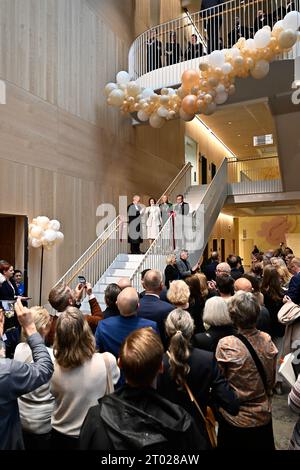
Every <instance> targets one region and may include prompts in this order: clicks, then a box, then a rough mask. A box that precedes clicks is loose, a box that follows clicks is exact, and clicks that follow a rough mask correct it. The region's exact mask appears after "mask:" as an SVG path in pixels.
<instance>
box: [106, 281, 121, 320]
mask: <svg viewBox="0 0 300 470" xmlns="http://www.w3.org/2000/svg"><path fill="white" fill-rule="evenodd" d="M121 291H122V289H121V288H120V287H119V286H118V284H108V286H107V287H106V289H105V292H104V300H105V303H106V309H105V310H104V311H103V318H104V319H106V318H109V317H115V316H117V315H120V312H119V309H118V307H117V304H116V302H117V298H118V295H119V294H120V292H121Z"/></svg>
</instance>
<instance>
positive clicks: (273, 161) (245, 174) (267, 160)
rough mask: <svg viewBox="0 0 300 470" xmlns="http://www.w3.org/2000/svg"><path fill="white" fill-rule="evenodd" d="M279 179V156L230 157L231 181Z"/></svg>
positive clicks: (229, 170) (229, 177)
mask: <svg viewBox="0 0 300 470" xmlns="http://www.w3.org/2000/svg"><path fill="white" fill-rule="evenodd" d="M278 179H281V174H280V167H279V160H278V157H254V158H247V159H244V160H236V159H234V158H232V159H231V158H229V159H228V182H229V183H242V182H245V181H261V180H278Z"/></svg>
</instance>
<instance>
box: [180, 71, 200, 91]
mask: <svg viewBox="0 0 300 470" xmlns="http://www.w3.org/2000/svg"><path fill="white" fill-rule="evenodd" d="M181 81H182V86H183V88H184V89H191V88H192V87H193V86H199V82H200V77H199V73H198V72H197V71H196V70H193V69H189V70H185V71H184V72H183V74H182V76H181Z"/></svg>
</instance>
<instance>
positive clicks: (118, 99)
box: [109, 89, 125, 106]
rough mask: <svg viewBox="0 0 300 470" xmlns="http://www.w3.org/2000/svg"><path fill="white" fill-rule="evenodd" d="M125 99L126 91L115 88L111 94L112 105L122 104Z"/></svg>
mask: <svg viewBox="0 0 300 470" xmlns="http://www.w3.org/2000/svg"><path fill="white" fill-rule="evenodd" d="M124 99H125V93H124V91H122V90H119V89H117V90H113V91H112V92H111V94H110V95H109V100H110V104H111V105H112V106H122V104H123V101H124Z"/></svg>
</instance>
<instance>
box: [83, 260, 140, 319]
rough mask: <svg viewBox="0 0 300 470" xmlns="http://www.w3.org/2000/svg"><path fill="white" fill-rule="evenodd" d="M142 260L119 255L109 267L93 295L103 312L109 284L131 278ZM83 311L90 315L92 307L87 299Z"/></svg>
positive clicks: (95, 286) (94, 288)
mask: <svg viewBox="0 0 300 470" xmlns="http://www.w3.org/2000/svg"><path fill="white" fill-rule="evenodd" d="M142 259H143V255H127V254H119V255H118V256H117V257H116V258H115V260H114V261H113V262H112V264H111V265H110V266H109V268H108V269H107V270H106V271H105V273H104V274H103V276H101V278H100V279H99V280H98V282H97V283H96V284H95V285H94V286H93V294H94V295H95V297H96V299H97V300H98V302H99V305H100V307H101V309H102V311H103V310H105V308H106V305H105V301H104V291H105V289H106V287H107V286H108V284H112V283H115V284H117V283H118V280H119V279H120V278H121V277H131V276H132V274H133V273H134V271H135V270H136V269H137V267H138V266H139V264H140V262H141V261H142ZM81 310H82V312H83V313H85V312H87V313H90V305H89V302H88V299H87V297H86V298H85V299H84V300H83V302H82V304H81Z"/></svg>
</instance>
